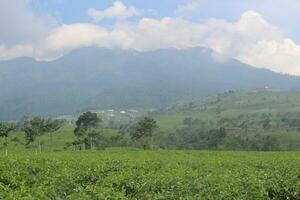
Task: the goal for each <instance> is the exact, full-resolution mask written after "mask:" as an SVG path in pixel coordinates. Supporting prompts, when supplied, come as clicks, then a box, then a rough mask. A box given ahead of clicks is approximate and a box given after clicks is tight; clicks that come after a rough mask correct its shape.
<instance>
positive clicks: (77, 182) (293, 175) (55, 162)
mask: <svg viewBox="0 0 300 200" xmlns="http://www.w3.org/2000/svg"><path fill="white" fill-rule="evenodd" d="M299 165H300V158H299V155H298V153H293V152H289V153H254V152H205V151H203V152H201V151H197V152H196V151H155V152H154V151H152V152H149V151H138V150H129V149H127V150H126V149H122V150H118V149H112V150H106V151H99V152H87V151H85V152H62V153H52V154H47V153H45V154H40V155H31V154H20V155H15V156H9V157H8V158H5V159H4V158H0V171H1V173H0V199H81V200H85V199H88V200H90V199H132V200H134V199H145V200H148V199H149V200H150V199H151V200H152V199H174V200H176V199H178V200H179V199H211V200H213V199H220V200H222V199H224V200H226V199H240V200H248V199H269V200H282V199H295V200H296V199H299V198H300V180H299V175H300V168H299ZM7 169H10V170H7Z"/></svg>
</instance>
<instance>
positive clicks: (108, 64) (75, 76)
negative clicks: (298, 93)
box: [0, 48, 300, 120]
mask: <svg viewBox="0 0 300 200" xmlns="http://www.w3.org/2000/svg"><path fill="white" fill-rule="evenodd" d="M0 69H1V70H0V85H1V86H2V87H1V92H0V120H13V119H18V118H21V117H22V116H24V115H26V116H34V115H52V116H57V115H64V114H73V113H78V112H82V111H85V110H90V109H112V108H113V109H117V108H131V107H140V108H152V107H164V106H166V105H169V104H171V103H174V102H176V101H190V100H193V99H197V98H199V97H205V96H207V95H212V94H217V93H220V92H225V91H228V90H238V89H254V88H261V87H265V86H269V87H272V88H280V89H288V90H299V89H300V78H298V77H293V76H287V75H282V74H277V73H274V72H271V71H269V70H265V69H258V68H254V67H251V66H248V65H245V64H242V63H240V62H238V61H236V60H227V61H224V62H219V61H216V60H215V59H214V58H213V57H212V55H211V51H210V50H208V49H204V48H191V49H184V50H176V49H161V50H156V51H151V52H137V51H133V50H117V49H113V50H109V49H102V48H84V49H79V50H75V51H73V52H71V53H70V54H68V55H66V56H64V57H62V58H60V59H58V60H55V61H52V62H37V61H35V60H33V59H31V58H19V59H16V60H10V61H1V62H0ZM3 86H4V87H3Z"/></svg>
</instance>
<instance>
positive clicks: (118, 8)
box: [88, 1, 143, 22]
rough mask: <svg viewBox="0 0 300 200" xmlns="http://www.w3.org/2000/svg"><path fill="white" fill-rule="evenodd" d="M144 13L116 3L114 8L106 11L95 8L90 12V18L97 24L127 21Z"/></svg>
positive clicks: (118, 2)
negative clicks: (107, 20) (112, 20)
mask: <svg viewBox="0 0 300 200" xmlns="http://www.w3.org/2000/svg"><path fill="white" fill-rule="evenodd" d="M142 12H143V11H142V10H141V9H138V8H135V7H134V6H129V7H127V6H126V5H124V4H123V3H122V2H121V1H116V2H115V3H114V4H113V6H112V7H110V8H107V9H105V10H96V9H94V8H90V9H89V10H88V14H89V16H91V17H92V18H93V20H94V21H96V22H98V21H101V20H103V19H127V18H129V17H132V16H135V15H139V14H141V13H142Z"/></svg>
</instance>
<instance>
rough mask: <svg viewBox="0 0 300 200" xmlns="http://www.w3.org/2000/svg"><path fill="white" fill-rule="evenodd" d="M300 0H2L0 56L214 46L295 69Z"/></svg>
mask: <svg viewBox="0 0 300 200" xmlns="http://www.w3.org/2000/svg"><path fill="white" fill-rule="evenodd" d="M299 10H300V0H226V1H225V0H151V1H150V0H149V1H148V0H123V1H121V0H119V1H118V0H117V1H116V0H84V1H74V0H51V1H50V0H1V1H0V59H2V60H7V59H13V58H16V57H21V56H30V57H34V58H36V59H38V60H52V59H56V58H58V57H60V56H62V55H64V54H66V53H68V52H69V51H71V50H73V49H76V48H81V47H86V46H95V45H97V46H101V47H107V48H124V49H136V50H139V51H148V50H154V49H159V48H168V47H174V48H179V49H180V48H188V47H194V46H203V47H208V48H212V49H213V50H214V51H215V52H216V55H218V58H221V59H227V58H235V59H238V60H240V61H242V62H244V63H247V64H250V65H253V66H255V67H264V68H268V69H271V70H273V71H276V72H281V73H288V74H295V75H300V37H299V36H300V26H299V22H298V21H299V19H300V12H299Z"/></svg>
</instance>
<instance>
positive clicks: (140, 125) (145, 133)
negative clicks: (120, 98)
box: [131, 117, 158, 150]
mask: <svg viewBox="0 0 300 200" xmlns="http://www.w3.org/2000/svg"><path fill="white" fill-rule="evenodd" d="M157 127H158V125H157V123H156V121H155V119H153V118H151V117H144V118H143V119H141V120H139V121H138V122H137V123H136V124H135V126H134V128H133V131H132V133H131V138H132V139H133V140H134V141H136V142H138V143H140V145H142V146H143V149H144V150H145V149H146V146H147V142H149V139H151V137H152V135H153V132H154V131H155V129H156V128H157Z"/></svg>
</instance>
